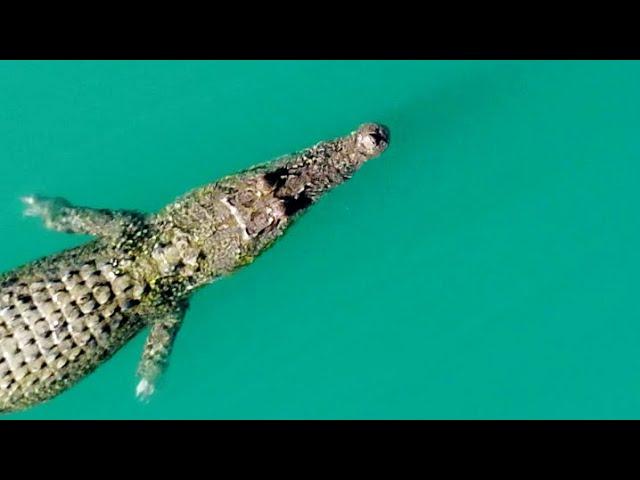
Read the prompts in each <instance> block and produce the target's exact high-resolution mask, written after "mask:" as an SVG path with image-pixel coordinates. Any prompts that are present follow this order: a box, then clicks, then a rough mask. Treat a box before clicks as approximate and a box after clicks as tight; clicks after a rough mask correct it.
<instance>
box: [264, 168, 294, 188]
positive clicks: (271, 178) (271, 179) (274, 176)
mask: <svg viewBox="0 0 640 480" xmlns="http://www.w3.org/2000/svg"><path fill="white" fill-rule="evenodd" d="M288 175H289V170H288V169H287V168H285V167H279V168H276V169H275V170H273V171H271V172H267V173H265V174H264V180H265V182H267V183H268V184H269V186H270V187H273V188H274V189H275V190H277V189H279V188H280V187H282V186H283V185H284V183H285V182H286V181H287V176H288Z"/></svg>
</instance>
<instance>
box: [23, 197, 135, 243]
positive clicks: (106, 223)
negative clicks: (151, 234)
mask: <svg viewBox="0 0 640 480" xmlns="http://www.w3.org/2000/svg"><path fill="white" fill-rule="evenodd" d="M22 202H23V203H24V204H25V206H26V209H25V212H24V213H25V215H27V216H30V217H40V218H42V220H43V222H44V224H45V226H46V227H47V228H50V229H52V230H56V231H59V232H66V233H82V234H86V235H93V236H98V237H106V238H118V237H119V236H120V235H121V234H122V232H123V231H124V230H125V229H126V228H127V227H128V226H130V225H132V224H134V223H136V222H139V221H140V220H141V219H142V218H144V215H143V214H141V213H138V212H133V211H125V210H106V209H96V208H88V207H78V206H74V205H72V204H71V203H69V202H68V201H67V200H65V199H63V198H49V197H39V196H35V195H30V196H27V197H23V198H22Z"/></svg>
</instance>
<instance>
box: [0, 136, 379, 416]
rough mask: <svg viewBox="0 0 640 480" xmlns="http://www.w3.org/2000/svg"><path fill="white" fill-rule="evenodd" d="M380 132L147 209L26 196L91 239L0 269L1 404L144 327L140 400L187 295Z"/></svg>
mask: <svg viewBox="0 0 640 480" xmlns="http://www.w3.org/2000/svg"><path fill="white" fill-rule="evenodd" d="M388 141H389V134H388V130H387V129H386V128H385V127H383V126H381V125H377V124H365V125H362V126H361V127H360V128H359V129H358V130H356V131H355V132H353V133H351V134H349V135H347V136H345V137H341V138H338V139H336V140H332V141H328V142H322V143H319V144H317V145H315V146H313V147H311V148H309V149H307V150H304V151H302V152H300V153H298V154H294V155H290V156H287V157H284V158H282V159H279V160H276V161H274V162H271V163H269V164H265V165H261V166H257V167H253V168H251V169H249V170H246V171H244V172H241V173H238V174H236V175H232V176H228V177H225V178H223V179H221V180H219V181H217V182H215V183H213V184H210V185H206V186H204V187H202V188H199V189H197V190H194V191H193V192H191V193H189V194H187V195H185V196H184V197H182V198H181V199H179V200H177V201H176V202H174V203H172V204H170V205H169V206H167V207H166V208H164V209H163V210H161V211H160V212H158V213H156V214H154V215H143V214H141V213H137V212H129V211H110V210H98V209H91V208H85V207H75V206H72V205H71V204H70V203H69V202H67V201H66V200H63V199H50V198H41V197H27V198H25V199H24V201H25V203H26V204H27V207H28V209H27V211H26V213H27V214H28V215H33V216H39V217H41V218H42V219H43V221H44V223H45V225H46V226H47V227H49V228H52V229H54V230H59V231H65V232H72V233H85V234H91V235H94V236H96V237H97V238H96V239H95V240H93V241H91V242H89V243H87V244H85V245H82V246H80V247H77V248H74V249H71V250H67V251H65V252H62V253H60V254H58V255H54V256H50V257H46V258H44V259H42V260H39V261H35V262H32V263H30V264H28V265H25V266H23V267H20V268H18V269H16V270H14V271H12V272H9V273H7V274H5V275H2V276H0V412H6V411H13V410H20V409H23V408H26V407H29V406H32V405H34V404H37V403H39V402H42V401H45V400H47V399H50V398H51V397H53V396H55V395H57V394H58V393H60V392H62V391H63V390H65V389H66V388H68V387H70V386H71V385H73V384H74V383H75V382H77V381H78V380H80V379H81V378H82V377H84V376H85V375H87V374H88V373H90V372H91V371H92V370H94V369H95V368H96V367H97V366H98V365H100V364H101V363H102V362H103V361H104V360H106V359H107V358H109V357H110V356H111V355H113V354H114V353H115V352H116V351H117V350H118V349H119V348H120V347H122V346H123V345H124V344H125V343H126V342H127V340H129V339H130V338H131V337H132V336H133V335H134V334H136V333H137V332H138V331H139V330H140V329H142V328H143V327H145V326H148V327H149V329H150V331H149V335H148V337H147V340H146V342H145V346H144V349H143V353H142V358H141V360H140V364H139V366H138V377H139V379H140V381H139V383H138V387H137V394H138V396H139V397H141V398H147V397H148V396H149V395H151V394H152V393H153V391H154V385H155V381H156V379H157V378H158V376H159V375H160V374H161V372H162V371H163V369H164V368H165V366H166V364H167V360H168V358H169V355H170V352H171V347H172V344H173V342H174V339H175V337H176V334H177V332H178V331H179V329H180V325H181V323H182V320H183V317H184V314H185V312H186V310H187V306H188V297H189V295H190V294H191V293H192V292H193V291H194V290H195V289H197V288H199V287H201V286H203V285H205V284H208V283H210V282H212V281H213V280H215V279H216V278H219V277H221V276H224V275H227V274H230V273H231V272H233V271H235V270H237V269H238V268H240V267H242V266H244V265H247V264H249V263H251V262H252V261H253V259H254V258H256V257H257V256H258V255H259V254H260V253H262V252H263V251H264V250H265V249H267V248H268V247H269V246H270V245H271V244H272V243H273V242H274V240H276V239H277V238H278V237H280V236H281V235H282V234H283V233H284V232H285V230H286V229H287V227H288V226H290V225H291V223H292V222H293V221H294V220H295V218H297V217H298V216H299V215H300V214H301V213H303V212H304V211H306V210H307V208H308V207H309V206H310V205H312V204H313V203H314V202H316V201H317V200H318V198H320V197H321V196H322V195H323V194H324V193H326V192H327V191H329V190H331V189H332V188H334V187H335V186H337V185H339V184H340V183H342V182H344V181H345V180H347V179H348V178H350V177H351V175H352V174H353V173H354V172H355V171H356V170H357V169H358V168H360V166H361V165H362V164H363V163H364V162H365V161H367V160H369V159H370V158H374V157H376V156H378V155H379V154H380V153H382V152H383V151H384V150H385V149H386V147H387V145H388Z"/></svg>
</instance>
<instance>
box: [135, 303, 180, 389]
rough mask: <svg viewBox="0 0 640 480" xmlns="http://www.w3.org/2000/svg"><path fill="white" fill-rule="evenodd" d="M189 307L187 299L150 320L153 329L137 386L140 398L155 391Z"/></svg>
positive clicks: (142, 361)
mask: <svg viewBox="0 0 640 480" xmlns="http://www.w3.org/2000/svg"><path fill="white" fill-rule="evenodd" d="M187 308H188V303H187V302H186V301H185V302H182V303H180V304H178V306H176V307H175V309H173V310H170V311H168V312H165V313H163V314H161V315H158V316H157V317H155V318H152V319H151V320H150V325H151V329H150V331H149V335H148V336H147V340H146V342H145V344H144V349H143V351H142V358H141V360H140V364H139V365H138V377H139V378H140V382H139V383H138V386H137V388H136V395H137V396H138V398H139V399H141V400H147V399H148V398H149V397H150V396H151V395H152V394H153V392H154V391H155V383H156V380H157V379H158V377H159V376H160V374H161V373H162V372H163V371H164V370H165V369H166V366H167V363H168V360H169V355H170V354H171V349H172V347H173V343H174V341H175V338H176V335H177V334H178V330H180V326H181V325H182V320H183V319H184V316H185V313H186V312H187Z"/></svg>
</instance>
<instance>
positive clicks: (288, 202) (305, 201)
mask: <svg viewBox="0 0 640 480" xmlns="http://www.w3.org/2000/svg"><path fill="white" fill-rule="evenodd" d="M282 203H283V204H284V214H285V215H286V216H287V217H292V216H293V215H295V214H296V213H298V212H300V211H301V210H304V209H305V208H307V207H308V206H309V205H311V203H313V200H311V198H309V197H308V196H307V195H306V194H305V193H304V192H303V193H301V194H300V195H298V196H297V197H284V198H283V199H282Z"/></svg>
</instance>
